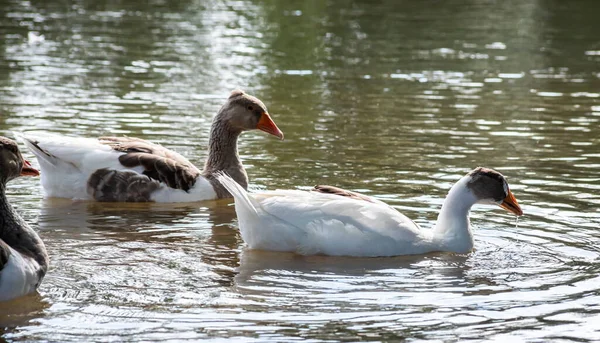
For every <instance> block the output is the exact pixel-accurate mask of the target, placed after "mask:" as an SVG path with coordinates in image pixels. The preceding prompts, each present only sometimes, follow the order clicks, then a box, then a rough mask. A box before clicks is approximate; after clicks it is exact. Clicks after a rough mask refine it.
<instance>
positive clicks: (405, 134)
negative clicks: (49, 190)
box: [0, 0, 600, 342]
mask: <svg viewBox="0 0 600 343" xmlns="http://www.w3.org/2000/svg"><path fill="white" fill-rule="evenodd" d="M0 3H1V6H0V20H1V22H0V37H1V39H0V134H2V135H6V136H9V137H12V133H11V132H12V131H13V130H15V131H21V130H31V129H34V128H35V129H40V130H47V131H52V132H57V133H64V134H70V135H74V136H91V137H93V136H97V135H101V134H117V135H130V136H136V137H141V138H145V139H149V140H152V141H154V142H159V143H161V144H163V145H165V146H167V147H169V148H172V149H174V150H177V151H178V152H181V153H182V154H183V155H185V156H187V157H188V158H189V159H190V160H191V161H192V162H194V163H196V164H197V165H202V161H204V158H205V157H206V146H207V143H208V142H207V137H208V132H209V125H210V121H211V118H212V116H213V115H214V114H215V113H216V111H217V110H218V108H219V107H220V106H221V104H222V103H223V101H224V99H225V98H226V97H227V95H228V93H229V91H231V90H232V89H234V88H238V87H239V88H243V89H245V90H247V91H248V92H249V93H251V94H254V95H256V96H258V97H259V98H261V99H262V100H263V101H264V102H265V103H266V104H267V106H268V108H269V110H270V112H271V113H272V116H273V118H274V120H275V121H276V122H277V124H278V125H279V127H280V128H281V129H282V130H283V131H284V132H285V137H286V140H285V141H283V142H280V141H277V140H276V139H274V138H272V137H268V136H267V135H265V134H263V133H248V134H245V135H244V136H243V137H242V139H241V142H240V153H241V155H242V158H243V161H244V164H245V165H246V167H247V169H248V173H249V175H250V179H251V188H252V189H254V190H260V189H273V188H303V187H307V186H312V185H314V184H317V183H327V184H333V185H337V186H340V187H344V188H349V189H352V190H356V191H360V192H363V193H366V194H368V195H372V196H376V197H378V198H379V199H382V200H384V201H386V202H388V203H390V204H391V205H393V206H395V207H396V208H398V209H399V210H400V211H402V212H404V213H405V214H407V215H408V216H409V217H410V218H413V219H414V220H415V221H416V222H417V223H419V224H420V225H422V226H423V227H425V228H431V227H432V226H433V224H434V222H435V219H436V214H437V211H438V210H439V207H440V205H441V203H442V201H443V198H444V196H445V194H446V192H447V190H448V189H449V187H450V186H451V185H452V184H453V182H454V181H456V180H457V179H458V178H460V177H461V176H462V175H463V174H465V173H466V172H468V171H469V170H470V169H472V168H474V167H476V166H479V165H482V166H487V167H493V168H495V169H497V170H499V171H501V172H503V173H504V174H505V175H506V176H507V177H508V180H509V183H510V185H511V189H512V190H513V192H514V193H515V195H516V197H517V199H518V200H519V202H520V204H521V205H522V208H523V210H524V211H525V214H526V215H525V216H524V217H522V219H521V220H519V223H518V226H516V225H515V219H514V217H513V216H510V215H509V214H507V213H506V212H504V211H502V210H500V209H496V208H489V207H484V206H482V207H477V208H476V209H475V210H474V212H473V213H472V215H471V219H472V223H473V225H474V227H475V241H476V244H475V245H476V250H475V251H474V252H473V253H470V254H466V255H455V254H443V253H437V254H429V255H425V256H405V257H396V258H371V259H362V258H339V257H338V258H331V257H323V256H312V257H304V256H297V255H293V254H281V253H268V252H257V251H249V250H247V249H245V248H244V244H243V242H242V240H241V238H240V235H239V233H238V231H237V223H236V220H235V213H234V211H233V207H231V206H228V205H229V201H226V200H225V201H216V202H205V203H199V204H176V205H157V204H128V205H122V204H119V205H114V204H99V203H87V202H71V201H67V200H61V199H43V198H42V196H41V191H40V188H39V180H38V179H36V178H21V179H19V180H15V181H14V182H12V183H11V185H10V189H9V193H10V194H9V195H10V198H11V200H12V202H13V204H14V205H15V207H17V209H18V210H19V212H20V213H22V215H23V216H24V217H25V218H26V220H27V221H29V222H30V223H32V225H33V226H34V228H36V229H37V230H38V232H39V233H40V235H41V237H42V238H43V239H44V241H45V243H46V246H47V247H48V251H49V254H50V258H51V267H50V270H49V272H48V275H47V277H46V279H45V280H44V283H43V284H42V286H41V288H40V292H39V294H38V295H34V296H28V297H25V298H22V299H18V300H16V301H14V302H11V303H8V304H1V305H0V334H1V335H2V336H1V337H2V338H3V339H4V340H6V341H11V342H13V341H60V342H69V341H80V342H91V341H159V340H161V341H163V340H172V341H184V340H192V341H193V340H199V339H206V340H214V341H220V340H222V339H223V338H230V339H232V340H236V341H247V342H264V341H291V340H295V341H311V342H315V341H357V340H364V341H390V340H402V339H406V340H410V341H457V340H466V339H473V340H480V341H486V342H487V341H506V340H508V339H510V340H513V341H531V342H542V341H549V340H552V341H578V342H581V341H597V340H600V324H599V323H600V276H599V275H600V263H599V262H600V249H599V248H598V242H599V241H600V231H598V226H599V225H600V211H599V210H598V205H599V204H600V153H599V152H598V144H599V138H598V137H600V135H599V128H598V121H599V119H600V63H599V62H600V40H599V38H598V35H597V33H598V32H600V22H599V21H598V20H597V13H599V11H600V3H598V2H597V1H593V0H589V1H579V2H577V3H576V4H575V3H572V2H563V1H558V0H555V1H553V0H549V1H526V2H521V1H498V2H494V1H467V2H463V4H457V3H455V2H441V1H440V2H412V1H405V2H400V1H396V0H390V1H379V2H372V1H350V0H346V1H343V0H331V1H289V2H287V1H286V2H284V1H275V0H272V1H226V0H221V1H150V2H146V1H139V2H136V1H77V2H74V3H73V4H67V3H64V2H58V1H45V2H43V3H36V2H30V1H7V0H2V1H0ZM42 36H43V38H42ZM26 157H28V158H32V155H31V154H29V153H28V152H27V153H26Z"/></svg>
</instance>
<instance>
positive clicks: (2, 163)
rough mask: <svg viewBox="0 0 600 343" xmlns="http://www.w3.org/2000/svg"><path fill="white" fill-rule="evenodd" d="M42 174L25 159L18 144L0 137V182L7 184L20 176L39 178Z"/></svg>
mask: <svg viewBox="0 0 600 343" xmlns="http://www.w3.org/2000/svg"><path fill="white" fill-rule="evenodd" d="M38 175H40V172H39V171H38V170H37V169H35V168H33V167H31V164H30V163H29V162H28V161H26V160H25V159H23V156H22V155H21V152H20V151H19V147H18V146H17V143H16V142H15V141H13V140H11V139H8V138H6V137H0V182H3V183H6V182H8V181H10V180H12V179H14V178H16V177H19V176H38Z"/></svg>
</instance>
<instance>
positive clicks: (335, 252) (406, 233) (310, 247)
mask: <svg viewBox="0 0 600 343" xmlns="http://www.w3.org/2000/svg"><path fill="white" fill-rule="evenodd" d="M217 179H218V180H219V181H220V182H221V183H222V184H223V186H224V187H225V188H226V189H227V190H228V191H229V192H230V193H231V194H232V195H233V198H234V200H235V210H236V213H237V216H238V225H239V228H240V231H241V234H242V238H243V239H244V241H245V242H246V244H247V245H248V247H249V248H250V249H258V250H272V251H286V252H294V253H297V254H302V255H316V254H319V255H332V256H363V257H375V256H396V255H416V254H424V253H428V252H434V251H447V252H454V253H467V252H470V251H471V250H472V249H473V234H472V231H471V225H470V222H469V211H470V210H471V207H472V206H473V205H474V204H478V203H479V204H495V205H499V206H500V207H502V208H504V209H505V210H507V211H510V212H512V213H514V214H515V215H517V216H521V215H523V211H522V210H521V207H520V206H519V204H518V203H517V199H516V198H515V196H514V195H513V193H512V192H511V191H510V189H509V187H508V183H507V181H506V179H505V178H504V176H503V175H502V174H500V173H499V172H497V171H495V170H493V169H488V168H482V167H479V168H477V169H474V170H473V171H471V172H470V173H468V174H467V175H465V176H464V177H462V178H461V179H460V180H459V181H458V182H456V184H454V186H453V187H452V188H451V189H450V191H449V192H448V195H447V196H446V199H445V200H444V203H443V205H442V209H441V211H440V213H439V216H438V219H437V222H436V224H435V227H434V228H433V229H432V230H429V229H423V228H421V227H419V225H417V224H416V223H414V222H413V221H412V220H410V219H409V218H408V217H407V216H405V215H403V214H402V213H400V212H398V211H397V210H396V209H394V208H392V207H391V206H389V205H387V204H385V203H384V202H382V201H379V200H377V199H374V198H372V197H369V196H366V195H363V194H360V193H356V192H351V191H347V190H344V189H341V188H337V187H332V186H316V187H315V188H314V189H312V190H311V191H301V190H275V191H267V192H262V193H248V192H247V191H246V190H245V189H244V188H243V187H241V186H240V185H239V184H238V183H236V182H235V180H233V179H232V178H231V177H229V176H228V175H225V174H224V173H220V174H218V175H217Z"/></svg>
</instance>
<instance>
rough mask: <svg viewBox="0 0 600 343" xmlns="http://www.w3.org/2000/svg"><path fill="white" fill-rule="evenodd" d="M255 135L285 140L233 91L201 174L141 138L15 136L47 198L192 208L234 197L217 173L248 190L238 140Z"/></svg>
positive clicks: (254, 103) (256, 103) (249, 99)
mask: <svg viewBox="0 0 600 343" xmlns="http://www.w3.org/2000/svg"><path fill="white" fill-rule="evenodd" d="M254 129H258V130H262V131H265V132H267V133H269V134H272V135H274V136H276V137H278V138H280V139H283V133H282V132H281V130H279V128H278V127H277V125H275V123H274V122H273V120H272V119H271V117H270V115H269V113H268V111H267V108H266V107H265V105H264V104H263V103H262V101H260V100H259V99H257V98H255V97H253V96H251V95H248V94H246V93H244V92H243V91H239V90H236V91H233V92H232V93H231V95H230V97H229V98H228V99H227V101H226V102H225V104H224V105H223V106H222V107H221V109H220V110H219V112H218V113H217V115H216V116H215V118H214V120H213V123H212V127H211V132H210V141H209V147H208V158H207V160H206V163H205V164H204V169H203V170H202V171H200V170H199V169H198V168H197V167H196V166H194V165H193V164H192V163H191V162H190V161H188V160H187V159H186V158H185V157H183V156H181V155H180V154H178V153H176V152H174V151H171V150H169V149H166V148H164V147H162V146H160V145H158V144H154V143H151V142H148V141H145V140H142V139H139V138H129V137H100V138H98V139H93V138H73V137H65V136H58V135H52V134H41V133H15V135H17V137H18V138H19V139H20V140H21V141H23V142H24V143H25V145H26V146H27V147H28V148H29V149H30V150H31V152H33V154H34V155H35V156H36V157H37V159H38V162H39V164H40V168H41V170H42V177H41V178H42V187H43V189H44V193H45V195H46V196H47V197H60V198H71V199H81V200H97V201H130V202H145V201H156V202H190V201H200V200H209V199H218V198H227V197H230V194H229V192H227V190H226V189H225V188H224V187H223V186H222V185H221V184H220V183H219V182H217V181H216V180H215V178H214V174H215V173H216V172H225V173H227V174H228V175H231V176H232V177H233V179H234V180H235V181H236V182H237V183H239V184H240V185H242V187H244V188H247V187H248V176H247V174H246V170H245V169H244V166H243V165H242V162H241V161H240V157H239V155H238V150H237V140H238V137H239V136H240V134H241V133H242V132H243V131H248V130H254Z"/></svg>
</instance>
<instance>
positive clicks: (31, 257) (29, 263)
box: [0, 137, 48, 301]
mask: <svg viewBox="0 0 600 343" xmlns="http://www.w3.org/2000/svg"><path fill="white" fill-rule="evenodd" d="M37 175H39V172H38V171H37V170H36V169H33V168H32V167H31V164H29V162H27V161H25V160H23V156H21V152H20V151H19V148H18V147H17V143H15V142H14V141H12V140H10V139H8V138H5V137H0V301H7V300H11V299H14V298H17V297H20V296H23V295H26V294H29V293H32V292H34V291H35V290H36V289H37V287H38V286H39V285H40V283H41V282H42V279H43V278H44V275H46V271H47V270H48V254H47V253H46V247H45V246H44V243H43V242H42V240H41V239H40V237H39V236H38V235H37V233H35V231H33V229H31V227H29V225H27V223H26V222H25V221H24V220H23V218H21V216H19V214H18V213H17V212H16V211H15V210H14V208H13V207H12V206H11V205H10V203H9V202H8V199H7V198H6V183H7V182H9V181H10V180H12V179H14V178H17V177H19V176H37Z"/></svg>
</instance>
